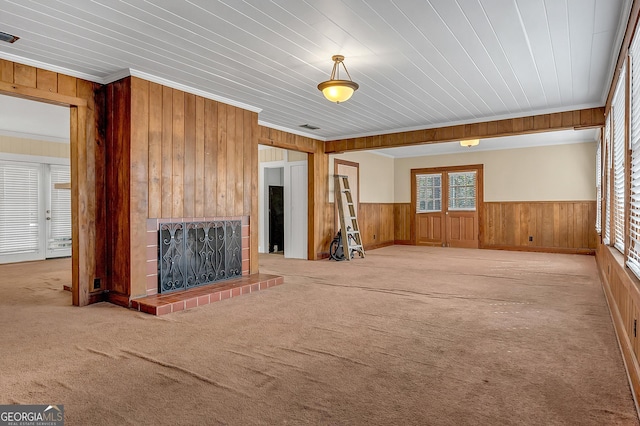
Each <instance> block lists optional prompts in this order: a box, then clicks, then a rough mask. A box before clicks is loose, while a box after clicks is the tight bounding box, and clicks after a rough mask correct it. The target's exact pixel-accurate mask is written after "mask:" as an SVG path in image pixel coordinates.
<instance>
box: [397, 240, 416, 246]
mask: <svg viewBox="0 0 640 426" xmlns="http://www.w3.org/2000/svg"><path fill="white" fill-rule="evenodd" d="M393 244H395V245H398V246H413V245H415V244H414V243H413V241H411V240H394V241H393Z"/></svg>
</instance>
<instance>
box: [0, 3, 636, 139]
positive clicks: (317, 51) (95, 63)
mask: <svg viewBox="0 0 640 426" xmlns="http://www.w3.org/2000/svg"><path fill="white" fill-rule="evenodd" d="M630 4H631V0H387V1H382V0H381V1H375V2H373V1H368V2H367V1H364V0H324V1H311V0H272V1H262V0H261V1H241V0H226V1H211V0H189V1H176V0H154V1H144V0H121V1H115V0H110V1H100V2H98V1H88V0H48V1H46V2H45V1H41V0H40V1H29V0H19V1H12V0H0V10H2V13H0V31H2V32H6V33H10V34H13V35H16V36H18V37H20V40H18V41H17V42H16V43H14V44H8V43H0V57H1V58H5V59H9V60H14V61H17V62H21V63H26V64H30V65H34V66H39V67H42V68H46V69H51V70H54V71H58V72H63V73H67V74H71V75H74V76H77V77H81V78H85V79H88V80H92V81H97V82H101V83H105V82H110V81H114V80H115V79H119V78H122V77H123V76H125V75H137V76H140V77H143V78H146V79H148V80H151V81H157V82H160V83H162V84H166V85H168V86H171V87H176V88H179V89H182V90H187V91H190V92H192V93H196V94H200V95H203V96H208V97H211V98H214V99H218V100H222V101H224V102H228V103H231V104H234V105H238V106H241V107H245V108H248V109H252V110H254V111H259V120H260V123H261V124H263V125H267V126H271V127H274V128H279V129H284V130H287V131H291V132H294V133H299V134H305V135H307V136H312V137H316V138H318V139H321V140H330V139H337V138H343V137H351V136H360V135H369V134H379V133H388V132H391V131H398V130H412V129H422V128H429V127H438V126H443V125H452V124H459V123H469V122H477V121H486V120H492V119H498V118H508V117H515V116H523V115H532V114H538V113H547V112H556V111H564V110H574V109H579V108H587V107H594V106H602V105H604V102H605V96H606V94H607V92H608V89H609V85H610V82H611V78H612V74H613V68H614V63H615V58H616V57H617V53H618V51H619V46H620V43H621V39H622V35H623V34H622V31H623V30H624V28H625V26H626V20H627V18H628V14H629V10H630ZM334 54H342V55H344V56H345V57H346V59H345V64H346V65H347V67H348V69H349V72H350V74H351V77H352V78H353V80H354V81H356V82H357V83H359V84H360V89H359V90H358V91H357V92H356V93H355V94H354V96H353V97H352V98H351V100H349V101H348V102H345V103H343V104H339V105H336V104H333V103H330V102H329V101H327V100H325V99H324V98H323V97H322V94H321V93H320V92H319V91H318V90H317V88H316V86H317V84H318V83H319V82H321V81H323V80H327V79H328V77H329V73H330V71H331V66H332V62H331V56H332V55H334ZM302 124H310V125H314V126H318V127H320V129H319V130H316V131H310V130H303V129H300V128H299V127H298V126H299V125H302Z"/></svg>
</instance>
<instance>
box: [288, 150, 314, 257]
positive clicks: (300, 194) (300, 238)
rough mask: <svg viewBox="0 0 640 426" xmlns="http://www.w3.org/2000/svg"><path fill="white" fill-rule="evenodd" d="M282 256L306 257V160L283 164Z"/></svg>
mask: <svg viewBox="0 0 640 426" xmlns="http://www.w3.org/2000/svg"><path fill="white" fill-rule="evenodd" d="M284 173H285V182H286V183H285V190H284V191H285V192H284V203H285V222H284V226H285V228H284V240H285V242H284V257H286V258H293V259H306V258H307V241H308V234H307V224H308V215H307V190H308V189H307V162H306V161H296V162H289V163H287V164H286V166H285V171H284Z"/></svg>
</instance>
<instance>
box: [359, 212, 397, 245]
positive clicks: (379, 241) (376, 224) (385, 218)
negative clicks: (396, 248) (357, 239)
mask: <svg viewBox="0 0 640 426" xmlns="http://www.w3.org/2000/svg"><path fill="white" fill-rule="evenodd" d="M393 213H394V204H393V203H360V204H359V205H358V226H359V227H360V235H361V236H362V244H363V245H364V249H365V250H371V249H374V248H378V247H384V246H390V245H393V243H394V226H393V225H394V215H393Z"/></svg>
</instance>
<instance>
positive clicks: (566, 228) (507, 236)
mask: <svg viewBox="0 0 640 426" xmlns="http://www.w3.org/2000/svg"><path fill="white" fill-rule="evenodd" d="M483 209H484V211H483V215H481V217H482V223H481V224H480V247H481V248H491V249H505V250H527V251H544V252H559V253H593V252H594V250H595V248H596V244H597V240H598V235H597V234H596V232H595V228H594V223H595V217H596V202H595V201H537V202H485V203H484V206H483ZM412 214H413V213H412V211H411V205H410V204H409V203H396V204H394V208H393V226H394V239H395V243H396V244H414V242H415V235H414V231H413V230H412V229H411V219H412ZM529 236H531V237H532V239H533V241H529Z"/></svg>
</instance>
